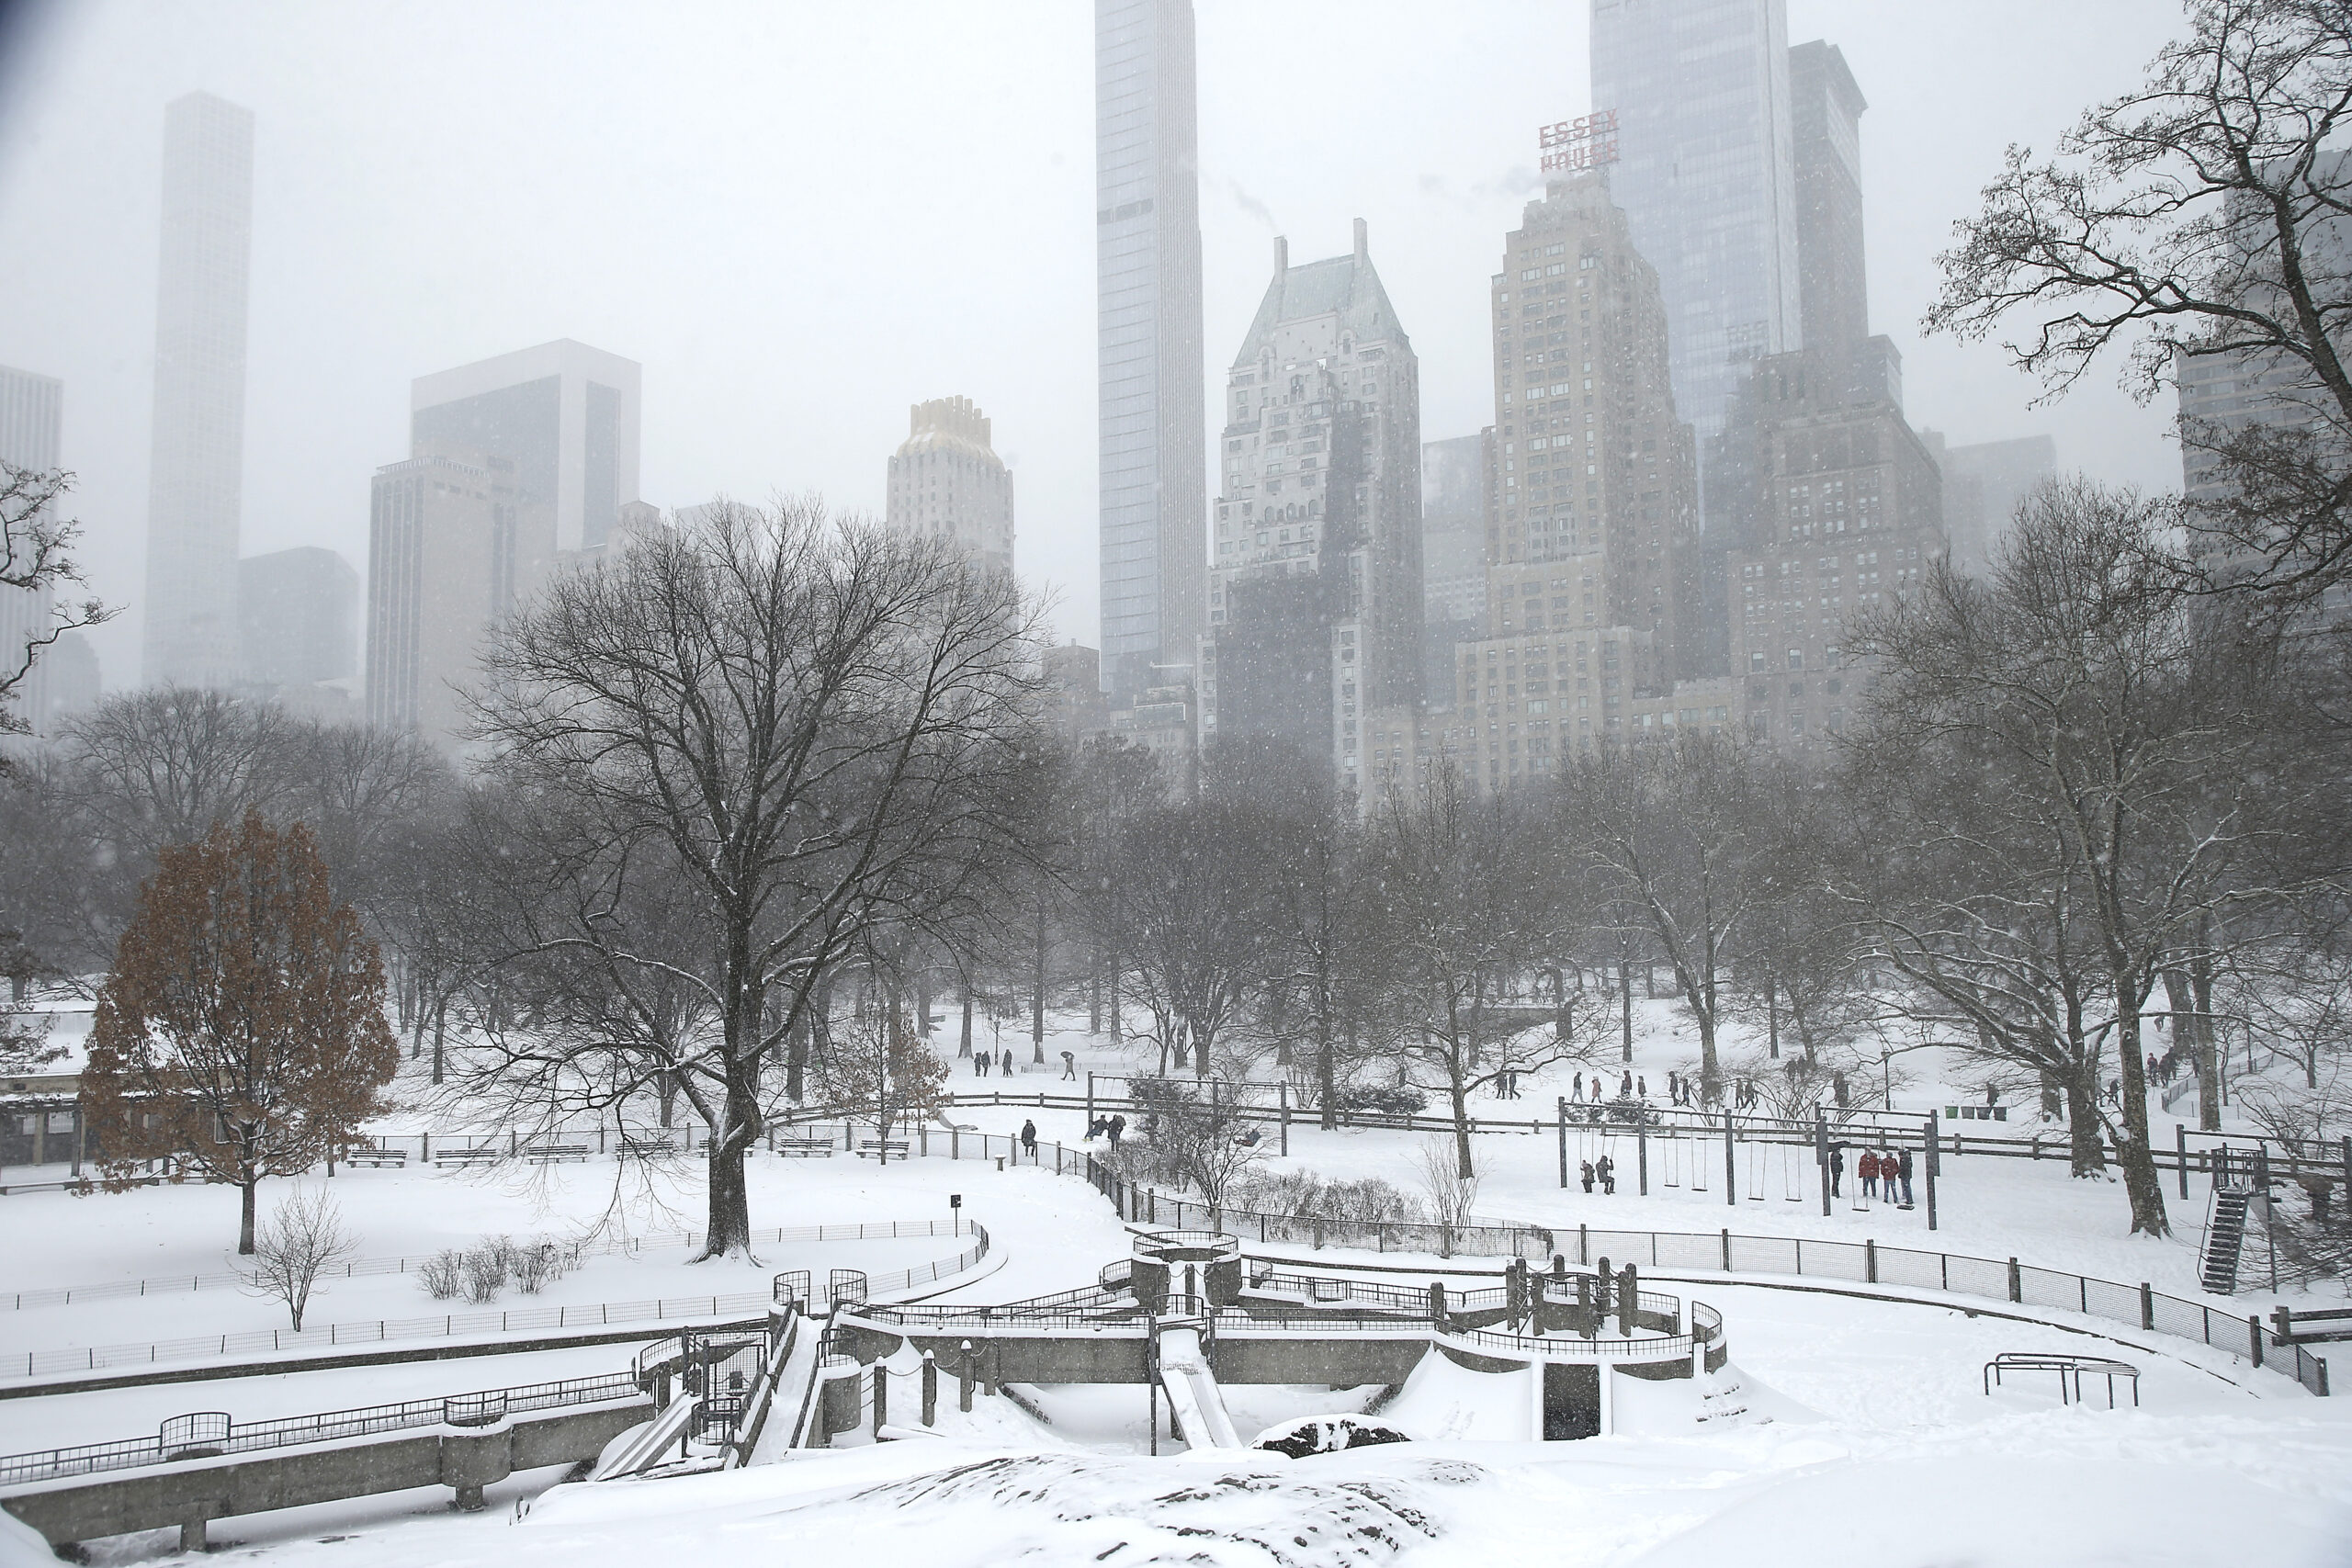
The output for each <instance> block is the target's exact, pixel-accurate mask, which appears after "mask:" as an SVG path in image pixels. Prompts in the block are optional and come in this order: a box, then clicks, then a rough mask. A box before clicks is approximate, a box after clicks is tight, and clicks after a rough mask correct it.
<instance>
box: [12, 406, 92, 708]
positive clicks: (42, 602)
mask: <svg viewBox="0 0 2352 1568" xmlns="http://www.w3.org/2000/svg"><path fill="white" fill-rule="evenodd" d="M64 427H65V383H64V382H62V381H60V380H58V379H57V378H55V377H52V376H37V375H35V374H34V373H33V372H31V371H29V370H14V369H11V368H9V367H6V366H5V365H0V462H5V463H7V464H10V465H11V466H13V467H16V468H26V469H30V470H31V471H33V472H35V473H46V472H48V471H50V470H51V469H53V468H58V467H59V466H60V462H61V460H60V457H59V454H60V452H61V451H62V446H63V434H64ZM56 604H57V596H56V594H55V592H52V591H51V589H49V588H47V587H45V586H44V587H40V588H0V662H5V664H6V673H8V674H10V675H14V674H16V672H17V665H18V664H19V663H20V662H21V661H22V660H23V659H24V657H25V653H26V650H27V649H29V648H30V647H31V646H32V645H33V643H34V642H35V641H37V640H38V639H40V638H41V637H47V636H49V635H50V629H51V626H53V625H54V624H55V608H56ZM76 640H77V641H79V640H80V639H79V638H78V637H77V638H76ZM57 651H58V648H57V644H55V643H51V645H50V647H49V648H48V649H47V650H46V651H45V652H43V653H42V654H41V655H40V657H39V658H37V659H35V660H34V661H33V666H32V669H31V671H29V672H28V673H27V674H26V676H25V677H24V679H23V680H22V681H20V682H18V683H17V690H16V701H15V704H14V711H15V715H16V716H17V718H19V719H21V720H23V721H24V722H25V723H27V724H28V725H31V726H32V727H33V728H35V729H37V730H38V729H42V728H46V723H45V721H46V720H47V719H48V717H49V714H50V677H51V674H52V673H53V671H52V669H51V665H52V663H53V661H54V659H55V656H56V654H57Z"/></svg>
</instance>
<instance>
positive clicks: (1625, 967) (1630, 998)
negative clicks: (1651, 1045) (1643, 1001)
mask: <svg viewBox="0 0 2352 1568" xmlns="http://www.w3.org/2000/svg"><path fill="white" fill-rule="evenodd" d="M1617 990H1618V999H1619V1000H1620V1001H1621V1002H1622V1003H1623V1010H1624V1015H1625V1060H1626V1061H1628V1062H1630V1061H1632V1060H1633V1059H1634V966H1633V964H1630V963H1623V964H1618V965H1617Z"/></svg>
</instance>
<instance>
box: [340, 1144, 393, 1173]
mask: <svg viewBox="0 0 2352 1568" xmlns="http://www.w3.org/2000/svg"><path fill="white" fill-rule="evenodd" d="M343 1163H344V1164H345V1165H364V1166H369V1167H373V1168H382V1167H384V1166H388V1165H389V1166H390V1167H392V1168H394V1169H401V1168H406V1166H407V1165H408V1151H407V1150H406V1149H387V1148H372V1147H371V1148H365V1149H347V1150H345V1152H344V1156H343Z"/></svg>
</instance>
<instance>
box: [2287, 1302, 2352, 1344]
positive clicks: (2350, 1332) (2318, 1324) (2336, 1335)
mask: <svg viewBox="0 0 2352 1568" xmlns="http://www.w3.org/2000/svg"><path fill="white" fill-rule="evenodd" d="M2270 1324H2271V1327H2272V1328H2273V1329H2274V1330H2275V1331H2276V1332H2277V1334H2278V1338H2279V1339H2280V1340H2281V1341H2282V1342H2284V1343H2286V1344H2289V1345H2323V1344H2328V1343H2331V1342H2334V1341H2336V1340H2342V1339H2352V1307H2328V1308H2324V1309H2318V1310H2308V1311H2304V1312H2290V1311H2289V1310H2288V1309H2287V1308H2285V1307H2273V1308H2272V1309H2271V1312H2270Z"/></svg>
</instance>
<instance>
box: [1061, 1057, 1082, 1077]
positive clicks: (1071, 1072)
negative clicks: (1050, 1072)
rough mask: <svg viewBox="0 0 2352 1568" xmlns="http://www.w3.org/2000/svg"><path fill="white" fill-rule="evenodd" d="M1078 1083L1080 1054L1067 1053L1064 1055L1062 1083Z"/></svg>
mask: <svg viewBox="0 0 2352 1568" xmlns="http://www.w3.org/2000/svg"><path fill="white" fill-rule="evenodd" d="M1077 1081H1078V1053H1077V1052H1075V1051H1065V1052H1063V1053H1062V1082H1064V1083H1076V1082H1077Z"/></svg>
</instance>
